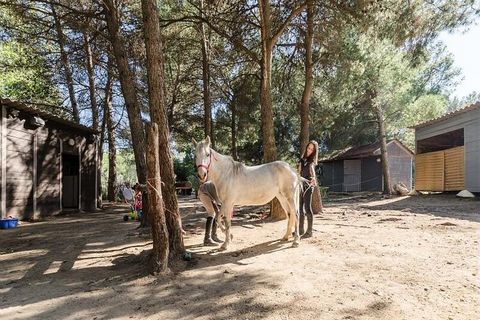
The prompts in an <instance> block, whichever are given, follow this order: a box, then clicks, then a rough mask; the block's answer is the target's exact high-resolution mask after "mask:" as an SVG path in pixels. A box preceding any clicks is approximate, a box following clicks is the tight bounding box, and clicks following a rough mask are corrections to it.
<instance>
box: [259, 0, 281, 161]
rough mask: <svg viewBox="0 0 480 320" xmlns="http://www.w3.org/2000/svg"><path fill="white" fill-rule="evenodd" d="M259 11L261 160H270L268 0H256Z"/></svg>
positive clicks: (272, 158)
mask: <svg viewBox="0 0 480 320" xmlns="http://www.w3.org/2000/svg"><path fill="white" fill-rule="evenodd" d="M258 8H259V12H260V33H261V40H262V57H261V60H260V72H261V87H260V105H261V119H262V140H263V160H264V162H271V161H275V160H277V147H276V145H275V135H274V130H273V104H272V97H271V77H272V50H273V46H272V36H271V21H270V19H271V17H270V14H271V13H270V0H258Z"/></svg>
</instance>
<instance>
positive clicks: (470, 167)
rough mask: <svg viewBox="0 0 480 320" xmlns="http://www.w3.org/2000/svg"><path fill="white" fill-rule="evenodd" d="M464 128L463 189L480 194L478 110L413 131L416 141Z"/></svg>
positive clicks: (479, 111) (479, 115) (479, 117)
mask: <svg viewBox="0 0 480 320" xmlns="http://www.w3.org/2000/svg"><path fill="white" fill-rule="evenodd" d="M461 128H464V147H465V188H466V189H468V190H470V191H472V192H480V109H476V110H471V111H469V112H465V113H462V114H459V115H457V116H454V117H452V118H450V119H445V120H444V121H442V122H439V123H435V124H432V125H429V126H426V127H423V128H417V129H416V130H415V139H416V141H418V140H422V139H426V138H430V137H433V136H436V135H440V134H443V133H446V132H450V131H453V130H457V129H461Z"/></svg>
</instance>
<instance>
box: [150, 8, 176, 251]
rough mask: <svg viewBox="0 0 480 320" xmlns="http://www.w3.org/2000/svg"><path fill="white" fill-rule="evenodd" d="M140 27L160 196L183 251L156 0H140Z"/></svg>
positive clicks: (172, 239) (172, 242) (173, 240)
mask: <svg viewBox="0 0 480 320" xmlns="http://www.w3.org/2000/svg"><path fill="white" fill-rule="evenodd" d="M142 13H143V31H144V37H145V47H146V53H147V78H148V98H149V104H150V116H151V119H152V121H153V122H155V123H157V124H158V127H159V139H158V143H159V150H160V154H159V161H160V174H161V176H162V179H163V181H164V183H165V185H164V188H162V190H163V199H164V201H165V211H166V218H167V226H168V231H169V235H170V251H171V253H176V254H182V253H183V252H185V245H184V243H183V229H182V222H181V217H180V213H179V210H178V203H177V195H176V190H175V178H174V172H173V161H172V157H171V155H170V146H169V141H168V121H167V116H166V115H167V110H166V103H165V87H164V85H165V83H164V79H165V74H164V68H163V63H162V62H163V48H162V41H161V38H160V25H159V19H158V14H157V6H156V1H155V0H142Z"/></svg>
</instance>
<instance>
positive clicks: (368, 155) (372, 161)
mask: <svg viewBox="0 0 480 320" xmlns="http://www.w3.org/2000/svg"><path fill="white" fill-rule="evenodd" d="M387 154H388V163H389V168H390V176H391V180H392V181H391V182H392V185H394V184H396V183H399V182H402V183H403V184H405V185H406V186H407V187H408V188H411V187H412V162H413V152H412V151H410V149H408V148H407V147H406V146H404V145H403V144H402V143H401V142H400V141H398V140H397V139H394V140H391V141H389V142H388V143H387ZM319 178H320V183H321V185H322V186H324V187H328V188H329V190H330V191H334V192H354V191H383V171H382V159H381V151H380V142H375V143H372V144H368V145H363V146H357V147H351V148H348V149H346V150H343V151H340V152H337V153H336V154H335V155H333V156H331V157H329V158H327V159H323V160H321V161H320V166H319Z"/></svg>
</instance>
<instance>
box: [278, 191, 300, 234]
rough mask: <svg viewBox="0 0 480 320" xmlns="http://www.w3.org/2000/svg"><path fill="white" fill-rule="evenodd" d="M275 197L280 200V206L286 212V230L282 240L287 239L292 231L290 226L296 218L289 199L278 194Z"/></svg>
mask: <svg viewBox="0 0 480 320" xmlns="http://www.w3.org/2000/svg"><path fill="white" fill-rule="evenodd" d="M277 199H278V201H279V202H280V205H281V206H282V208H283V210H284V211H285V212H286V213H287V218H288V222H287V232H286V233H285V235H284V236H283V238H282V240H284V241H288V238H289V237H290V234H291V233H292V228H293V227H294V225H295V220H296V219H295V218H296V216H295V209H294V206H291V205H290V203H289V202H290V201H289V200H288V199H287V198H286V197H284V196H281V195H279V196H277Z"/></svg>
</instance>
